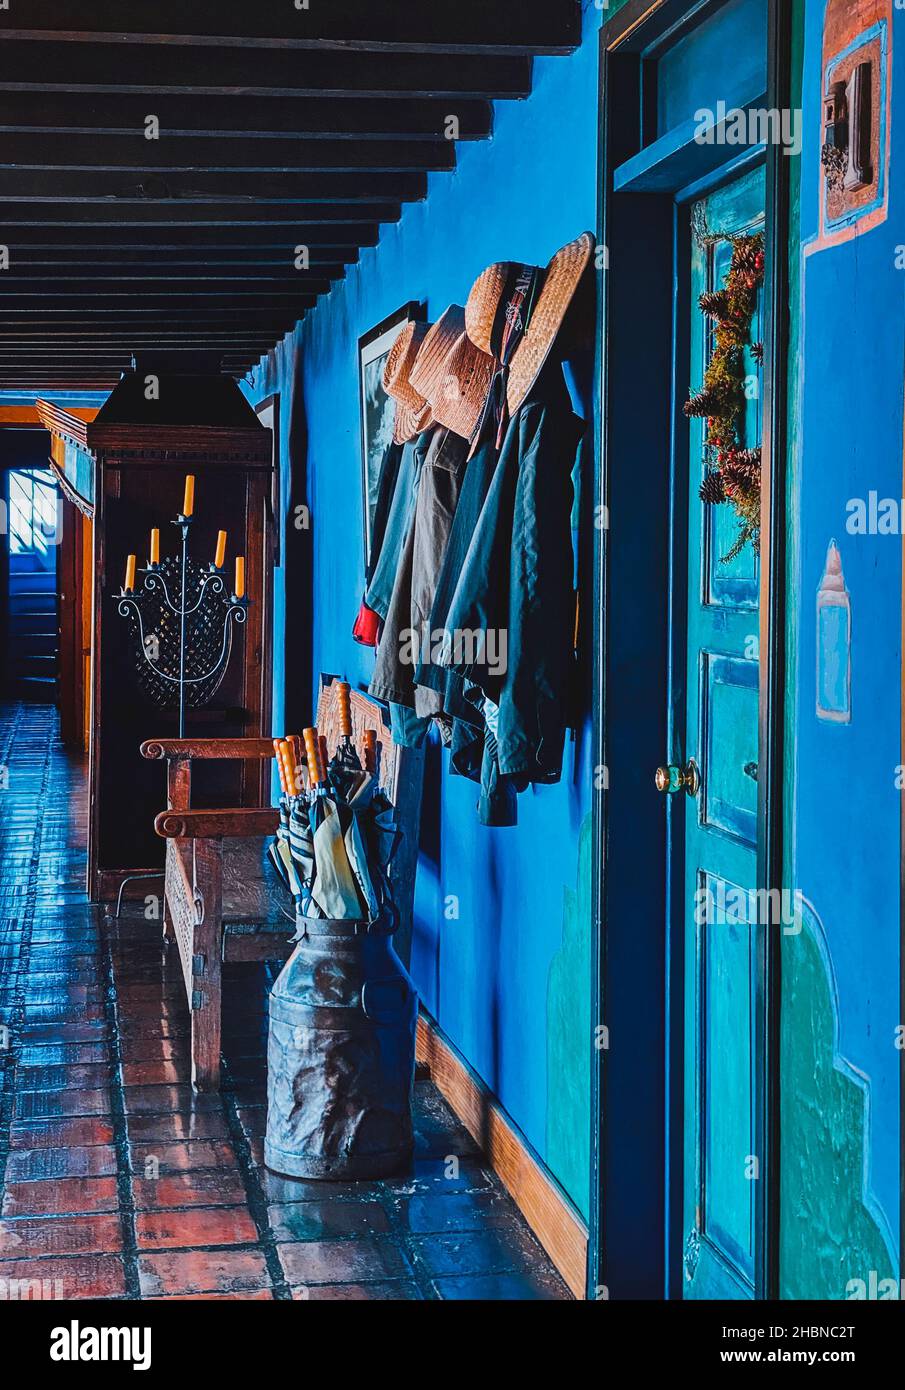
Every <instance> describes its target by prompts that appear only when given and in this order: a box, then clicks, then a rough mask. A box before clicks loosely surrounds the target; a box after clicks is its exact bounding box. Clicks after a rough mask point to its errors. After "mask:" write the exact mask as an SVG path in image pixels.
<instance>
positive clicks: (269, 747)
mask: <svg viewBox="0 0 905 1390" xmlns="http://www.w3.org/2000/svg"><path fill="white" fill-rule="evenodd" d="M141 756H142V757H143V758H150V759H151V760H152V761H154V760H159V759H162V758H185V759H189V760H191V759H193V758H272V757H274V756H275V754H274V751H273V741H272V740H271V739H269V738H149V739H145V741H144V743H143V744H142V745H141Z"/></svg>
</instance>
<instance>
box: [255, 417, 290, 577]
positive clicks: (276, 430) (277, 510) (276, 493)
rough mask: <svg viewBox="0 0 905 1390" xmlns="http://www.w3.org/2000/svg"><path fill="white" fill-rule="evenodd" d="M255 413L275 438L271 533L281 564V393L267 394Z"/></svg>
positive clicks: (277, 560) (275, 560)
mask: <svg viewBox="0 0 905 1390" xmlns="http://www.w3.org/2000/svg"><path fill="white" fill-rule="evenodd" d="M255 414H256V415H257V417H258V419H259V420H260V422H261V424H262V425H263V426H264V428H265V429H266V430H270V431H271V432H272V438H273V481H272V486H271V492H270V508H271V521H272V525H271V534H272V535H273V563H274V564H275V565H279V564H280V562H281V561H280V557H281V553H282V541H283V513H282V503H281V502H280V397H279V393H277V394H276V395H273V396H267V397H265V399H264V400H263V401H259V402H258V404H257V405H256V406H255Z"/></svg>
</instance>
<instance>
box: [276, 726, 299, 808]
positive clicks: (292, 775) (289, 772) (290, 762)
mask: <svg viewBox="0 0 905 1390" xmlns="http://www.w3.org/2000/svg"><path fill="white" fill-rule="evenodd" d="M280 747H281V749H282V752H283V762H284V764H285V767H286V780H287V782H288V783H289V795H290V796H298V794H299V782H298V770H297V768H296V765H295V749H294V748H293V746H292V744H291V743H290V742H289V739H288V738H284V739H283V741H282V743H281V744H280Z"/></svg>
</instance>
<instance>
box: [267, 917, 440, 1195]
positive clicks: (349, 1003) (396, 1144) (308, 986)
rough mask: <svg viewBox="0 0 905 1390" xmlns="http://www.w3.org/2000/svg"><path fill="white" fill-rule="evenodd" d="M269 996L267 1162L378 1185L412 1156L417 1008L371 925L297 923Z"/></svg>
mask: <svg viewBox="0 0 905 1390" xmlns="http://www.w3.org/2000/svg"><path fill="white" fill-rule="evenodd" d="M304 929H305V936H304V937H303V938H302V940H301V941H299V943H298V945H297V946H296V948H295V951H294V952H293V954H292V955H291V956H290V958H289V960H288V961H287V962H286V965H285V966H284V968H283V970H282V971H281V972H280V975H279V977H278V979H277V980H276V982H275V984H274V986H273V989H272V990H271V992H270V1033H269V1040H268V1049H267V1071H268V1086H267V1131H266V1136H265V1139H264V1162H265V1163H266V1164H267V1167H268V1168H272V1169H273V1170H274V1171H275V1172H278V1173H286V1174H288V1175H290V1176H291V1177H297V1178H332V1179H336V1180H341V1179H344V1178H378V1177H384V1176H387V1175H389V1174H391V1173H395V1172H397V1171H398V1170H399V1169H400V1168H401V1167H403V1166H404V1165H405V1164H406V1163H407V1162H408V1161H409V1159H410V1158H411V1154H412V1117H411V1092H412V1081H413V1078H414V1070H415V1019H416V1014H417V1007H418V999H417V995H416V993H415V988H414V986H413V984H412V982H411V980H410V979H409V977H408V974H407V973H406V970H405V968H404V966H403V964H402V962H401V961H400V959H399V957H398V956H397V954H396V952H395V950H394V949H393V944H392V939H391V937H390V936H389V935H388V934H387V933H386V932H384V931H381V930H380V924H379V923H373V924H372V925H371V927H370V929H369V928H368V925H367V924H366V923H357V922H348V921H331V920H327V919H320V920H318V919H312V918H306V919H305V920H304Z"/></svg>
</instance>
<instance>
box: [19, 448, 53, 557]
mask: <svg viewBox="0 0 905 1390" xmlns="http://www.w3.org/2000/svg"><path fill="white" fill-rule="evenodd" d="M56 541H57V486H56V482H55V480H54V476H53V474H52V473H51V472H50V470H49V469H48V468H20V469H16V470H14V471H13V472H11V473H10V475H9V549H10V554H11V555H41V556H44V555H48V554H50V552H51V548H52V547H53V546H54V545H56Z"/></svg>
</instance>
